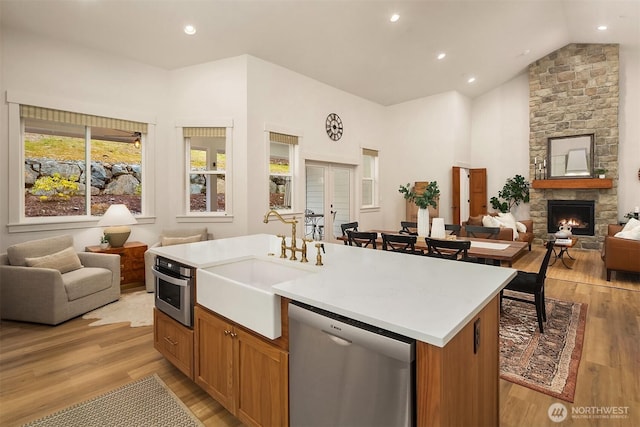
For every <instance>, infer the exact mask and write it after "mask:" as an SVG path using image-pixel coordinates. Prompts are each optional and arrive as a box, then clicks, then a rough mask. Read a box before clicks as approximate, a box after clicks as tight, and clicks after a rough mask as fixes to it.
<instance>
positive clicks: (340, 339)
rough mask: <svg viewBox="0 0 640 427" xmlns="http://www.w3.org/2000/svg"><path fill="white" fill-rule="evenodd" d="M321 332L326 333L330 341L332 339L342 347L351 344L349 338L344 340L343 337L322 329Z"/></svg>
mask: <svg viewBox="0 0 640 427" xmlns="http://www.w3.org/2000/svg"><path fill="white" fill-rule="evenodd" d="M322 332H324V333H325V334H327V335H328V336H329V339H330V340H331V341H333V342H334V343H336V344H338V345H341V346H343V347H347V346H350V345H351V344H353V342H351V341H349V340H345V339H344V338H340V337H339V336H337V335H334V334H332V333H330V332H327V331H322Z"/></svg>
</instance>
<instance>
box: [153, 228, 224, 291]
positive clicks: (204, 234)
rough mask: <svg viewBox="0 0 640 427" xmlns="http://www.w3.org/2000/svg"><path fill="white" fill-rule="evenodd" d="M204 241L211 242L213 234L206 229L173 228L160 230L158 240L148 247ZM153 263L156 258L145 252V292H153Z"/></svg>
mask: <svg viewBox="0 0 640 427" xmlns="http://www.w3.org/2000/svg"><path fill="white" fill-rule="evenodd" d="M204 240H213V234H211V233H209V231H208V230H207V227H198V228H173V229H167V230H162V233H161V234H160V240H159V241H157V242H156V243H154V244H153V245H151V246H149V248H157V247H160V246H172V245H179V244H183V243H194V242H201V241H204ZM155 262H156V256H155V255H154V254H152V253H151V252H149V250H147V252H145V253H144V269H145V273H144V281H145V288H146V289H147V292H155V288H156V284H155V276H154V275H153V265H154V264H155Z"/></svg>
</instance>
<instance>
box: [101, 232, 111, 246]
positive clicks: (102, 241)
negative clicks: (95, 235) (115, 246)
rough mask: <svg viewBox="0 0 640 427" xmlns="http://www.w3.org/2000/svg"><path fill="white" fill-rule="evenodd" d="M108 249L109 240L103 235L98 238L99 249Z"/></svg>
mask: <svg viewBox="0 0 640 427" xmlns="http://www.w3.org/2000/svg"><path fill="white" fill-rule="evenodd" d="M108 247H109V238H107V236H105V235H104V234H103V235H102V237H101V238H100V249H107V248H108Z"/></svg>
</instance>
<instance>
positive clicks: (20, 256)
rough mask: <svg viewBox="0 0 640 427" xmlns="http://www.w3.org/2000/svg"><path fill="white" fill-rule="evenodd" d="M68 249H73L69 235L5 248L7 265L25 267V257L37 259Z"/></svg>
mask: <svg viewBox="0 0 640 427" xmlns="http://www.w3.org/2000/svg"><path fill="white" fill-rule="evenodd" d="M70 247H73V238H72V237H71V236H70V235H64V236H58V237H49V238H46V239H39V240H32V241H30V242H24V243H18V244H16V245H13V246H9V247H8V248H7V256H8V257H9V264H11V265H18V266H25V265H27V261H26V258H27V257H28V258H37V257H42V256H45V255H51V254H54V253H56V252H60V251H62V250H64V249H67V248H70Z"/></svg>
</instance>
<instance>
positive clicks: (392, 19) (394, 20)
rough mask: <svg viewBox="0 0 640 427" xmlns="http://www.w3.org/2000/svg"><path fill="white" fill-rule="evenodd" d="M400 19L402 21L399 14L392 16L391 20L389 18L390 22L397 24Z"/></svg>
mask: <svg viewBox="0 0 640 427" xmlns="http://www.w3.org/2000/svg"><path fill="white" fill-rule="evenodd" d="M398 19H400V15H398V14H397V13H394V14H393V15H391V18H389V21H391V22H397V21H398Z"/></svg>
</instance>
